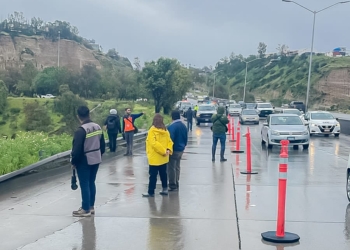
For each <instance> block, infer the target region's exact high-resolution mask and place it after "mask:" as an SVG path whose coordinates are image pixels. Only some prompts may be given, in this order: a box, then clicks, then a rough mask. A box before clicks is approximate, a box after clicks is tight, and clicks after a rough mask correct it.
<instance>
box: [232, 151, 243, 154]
mask: <svg viewBox="0 0 350 250" xmlns="http://www.w3.org/2000/svg"><path fill="white" fill-rule="evenodd" d="M231 153H237V154H242V153H244V150H231Z"/></svg>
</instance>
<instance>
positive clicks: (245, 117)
mask: <svg viewBox="0 0 350 250" xmlns="http://www.w3.org/2000/svg"><path fill="white" fill-rule="evenodd" d="M239 121H240V123H241V124H245V123H248V122H251V123H254V124H259V115H258V112H257V111H256V110H255V109H243V110H242V113H241V114H240V115H239Z"/></svg>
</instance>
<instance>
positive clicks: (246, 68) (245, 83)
mask: <svg viewBox="0 0 350 250" xmlns="http://www.w3.org/2000/svg"><path fill="white" fill-rule="evenodd" d="M238 59H239V60H241V62H244V63H245V79H244V90H243V102H245V93H246V88H247V76H248V64H249V63H251V62H254V61H256V60H259V59H261V58H255V59H254V60H251V61H249V62H246V61H244V60H243V59H241V58H238Z"/></svg>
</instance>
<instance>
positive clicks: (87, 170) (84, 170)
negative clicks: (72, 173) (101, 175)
mask: <svg viewBox="0 0 350 250" xmlns="http://www.w3.org/2000/svg"><path fill="white" fill-rule="evenodd" d="M98 167H99V164H97V165H92V166H89V165H85V164H82V165H79V166H77V167H76V169H77V174H78V179H79V184H80V190H81V198H82V204H81V207H82V209H84V210H85V211H90V207H93V206H94V205H95V197H96V185H95V180H96V175H97V171H98Z"/></svg>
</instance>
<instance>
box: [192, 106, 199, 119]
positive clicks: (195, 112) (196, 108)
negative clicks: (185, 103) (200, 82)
mask: <svg viewBox="0 0 350 250" xmlns="http://www.w3.org/2000/svg"><path fill="white" fill-rule="evenodd" d="M193 110H194V117H196V116H197V112H198V105H197V104H196V106H194V108H193Z"/></svg>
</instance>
